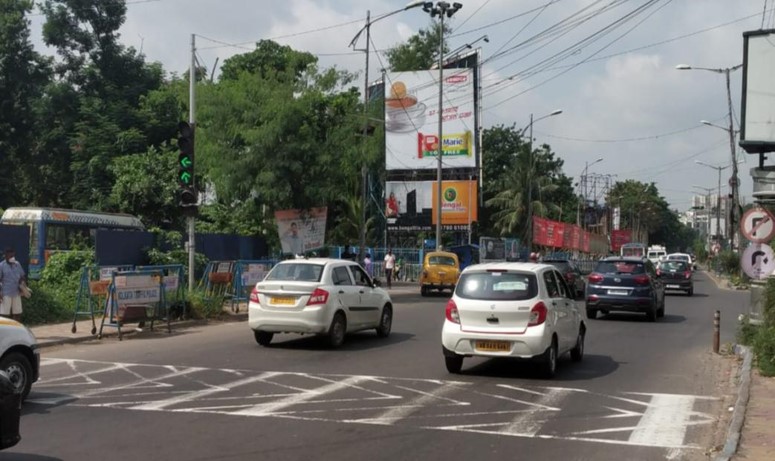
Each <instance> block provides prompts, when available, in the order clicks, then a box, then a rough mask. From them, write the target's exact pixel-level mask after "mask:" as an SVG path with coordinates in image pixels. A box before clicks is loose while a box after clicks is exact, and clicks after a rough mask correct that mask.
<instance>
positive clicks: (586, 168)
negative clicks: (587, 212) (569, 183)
mask: <svg viewBox="0 0 775 461" xmlns="http://www.w3.org/2000/svg"><path fill="white" fill-rule="evenodd" d="M602 161H603V157H599V158H598V159H597V160H595V161H594V162H592V163H589V162H584V171H583V172H582V173H581V178H580V179H579V189H581V187H584V190H583V191H581V192H582V193H581V197H582V200H583V201H584V205H586V204H587V203H586V202H587V182H586V179H585V178H586V177H587V172H588V171H589V167H591V166H592V165H594V164H596V163H600V162H602ZM576 225H577V226H580V225H581V203H579V206H578V207H577V208H576Z"/></svg>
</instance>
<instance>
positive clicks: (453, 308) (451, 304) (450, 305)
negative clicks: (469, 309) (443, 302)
mask: <svg viewBox="0 0 775 461" xmlns="http://www.w3.org/2000/svg"><path fill="white" fill-rule="evenodd" d="M444 315H446V317H447V320H449V321H450V322H452V323H457V324H459V323H460V314H458V312H457V304H455V301H454V300H452V299H450V300H449V301H447V308H446V309H445V310H444Z"/></svg>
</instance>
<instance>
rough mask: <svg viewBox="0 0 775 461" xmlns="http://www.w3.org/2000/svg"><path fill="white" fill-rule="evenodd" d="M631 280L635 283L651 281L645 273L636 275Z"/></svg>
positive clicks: (646, 283) (642, 283)
mask: <svg viewBox="0 0 775 461" xmlns="http://www.w3.org/2000/svg"><path fill="white" fill-rule="evenodd" d="M633 280H634V281H635V284H636V285H648V284H649V283H650V282H651V279H650V278H649V276H648V275H646V274H641V275H636V276H635V278H634V279H633Z"/></svg>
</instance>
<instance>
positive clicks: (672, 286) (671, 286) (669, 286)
mask: <svg viewBox="0 0 775 461" xmlns="http://www.w3.org/2000/svg"><path fill="white" fill-rule="evenodd" d="M667 288H681V287H680V286H678V285H667Z"/></svg>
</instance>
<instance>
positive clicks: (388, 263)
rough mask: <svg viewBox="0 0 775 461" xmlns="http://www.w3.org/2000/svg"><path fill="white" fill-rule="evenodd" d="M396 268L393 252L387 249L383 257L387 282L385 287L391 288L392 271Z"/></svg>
mask: <svg viewBox="0 0 775 461" xmlns="http://www.w3.org/2000/svg"><path fill="white" fill-rule="evenodd" d="M395 267H396V257H395V256H394V255H393V250H390V249H388V251H387V254H386V255H385V279H386V280H387V287H388V288H392V287H393V269H395Z"/></svg>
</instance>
